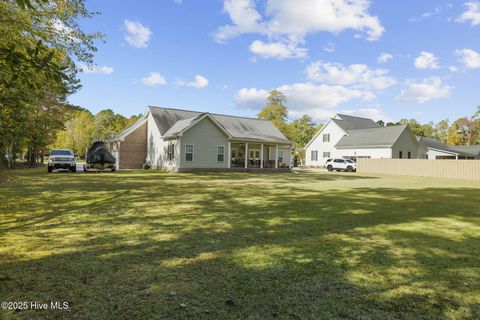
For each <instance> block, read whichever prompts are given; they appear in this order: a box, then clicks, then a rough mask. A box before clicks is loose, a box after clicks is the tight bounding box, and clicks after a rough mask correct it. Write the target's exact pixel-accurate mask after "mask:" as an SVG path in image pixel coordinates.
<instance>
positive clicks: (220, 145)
mask: <svg viewBox="0 0 480 320" xmlns="http://www.w3.org/2000/svg"><path fill="white" fill-rule="evenodd" d="M218 147H222V148H223V153H222V154H223V160H222V161H218V155H219V154H220V153H218ZM217 162H225V146H224V145H222V144H219V145H217Z"/></svg>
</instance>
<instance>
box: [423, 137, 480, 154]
mask: <svg viewBox="0 0 480 320" xmlns="http://www.w3.org/2000/svg"><path fill="white" fill-rule="evenodd" d="M417 140H418V141H421V142H423V144H424V145H425V146H426V147H427V148H430V149H436V150H441V151H445V152H450V153H455V154H460V155H463V156H472V157H477V156H479V155H480V145H478V146H449V145H446V144H445V143H443V142H441V141H439V140H437V139H434V138H427V137H420V136H417Z"/></svg>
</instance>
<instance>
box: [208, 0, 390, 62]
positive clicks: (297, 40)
mask: <svg viewBox="0 0 480 320" xmlns="http://www.w3.org/2000/svg"><path fill="white" fill-rule="evenodd" d="M369 5H370V1H368V0H296V1H291V0H269V1H267V5H266V9H265V18H263V17H262V15H261V14H260V13H259V12H258V11H257V8H256V6H255V1H254V0H224V12H225V13H227V14H228V15H229V17H230V20H231V24H227V25H223V26H221V27H219V28H218V30H217V32H216V33H215V34H214V38H215V40H216V41H219V42H224V41H226V40H228V39H231V38H234V37H236V36H239V35H241V34H246V33H256V34H261V35H264V36H267V37H268V38H269V39H275V42H274V43H277V44H278V43H279V42H282V43H283V47H284V48H285V47H287V48H288V47H293V48H296V47H298V45H299V44H303V43H304V41H305V37H306V36H307V35H308V34H311V33H317V32H323V31H326V32H331V33H335V34H338V33H340V32H342V31H345V30H347V29H353V30H356V31H358V32H363V33H365V34H366V38H367V39H368V40H370V41H373V40H377V39H379V38H380V37H381V36H382V34H383V32H384V28H383V26H382V25H381V23H380V20H379V19H378V17H376V16H372V15H370V13H369V12H368V9H369ZM267 17H268V18H267ZM277 46H278V45H277ZM270 50H273V49H270ZM277 50H278V48H277ZM294 56H296V57H298V58H301V57H303V56H302V54H300V55H298V54H297V55H294ZM273 57H277V55H274V56H273Z"/></svg>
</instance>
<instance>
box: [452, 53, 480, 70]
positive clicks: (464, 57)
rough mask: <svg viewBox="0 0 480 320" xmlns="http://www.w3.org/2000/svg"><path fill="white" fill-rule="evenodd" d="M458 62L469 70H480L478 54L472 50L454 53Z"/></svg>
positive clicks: (479, 55)
mask: <svg viewBox="0 0 480 320" xmlns="http://www.w3.org/2000/svg"><path fill="white" fill-rule="evenodd" d="M455 52H456V54H457V56H458V57H459V61H460V62H461V63H463V64H464V65H465V67H467V68H469V69H477V68H480V53H479V52H477V51H474V50H472V49H461V50H456V51H455Z"/></svg>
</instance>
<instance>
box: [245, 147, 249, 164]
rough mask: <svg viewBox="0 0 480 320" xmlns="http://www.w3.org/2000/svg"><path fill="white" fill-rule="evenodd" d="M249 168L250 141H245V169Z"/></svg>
mask: <svg viewBox="0 0 480 320" xmlns="http://www.w3.org/2000/svg"><path fill="white" fill-rule="evenodd" d="M247 168H248V143H245V169H247Z"/></svg>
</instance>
